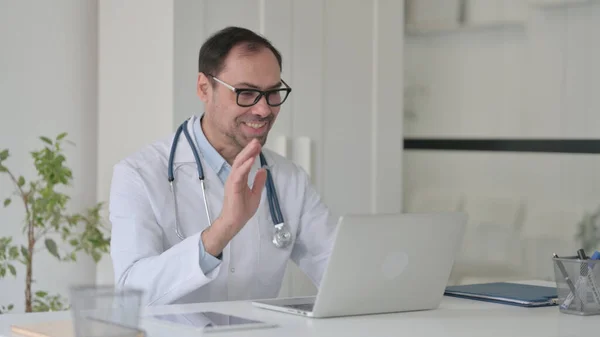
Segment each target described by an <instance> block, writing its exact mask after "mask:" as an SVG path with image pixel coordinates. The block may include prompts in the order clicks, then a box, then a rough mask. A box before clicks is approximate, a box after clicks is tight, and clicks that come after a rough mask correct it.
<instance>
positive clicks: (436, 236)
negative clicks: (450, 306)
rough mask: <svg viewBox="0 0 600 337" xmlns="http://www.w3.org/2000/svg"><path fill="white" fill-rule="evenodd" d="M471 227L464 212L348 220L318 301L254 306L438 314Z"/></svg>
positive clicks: (330, 312) (321, 312)
mask: <svg viewBox="0 0 600 337" xmlns="http://www.w3.org/2000/svg"><path fill="white" fill-rule="evenodd" d="M466 223H467V216H466V215H465V214H464V213H459V212H449V213H397V214H364V215H347V216H343V217H341V218H340V219H339V222H338V227H337V233H336V238H335V243H334V246H333V251H332V253H331V256H330V258H329V262H328V264H327V268H326V270H325V273H324V275H323V278H322V280H321V283H320V286H319V291H318V293H317V296H313V297H300V298H274V299H266V300H255V301H253V302H252V304H253V305H254V306H256V307H260V308H264V309H269V310H276V311H281V312H286V313H291V314H296V315H303V316H306V317H314V318H324V317H340V316H352V315H366V314H378V313H391V312H405V311H417V310H430V309H436V308H437V307H438V306H439V304H440V302H441V300H442V297H443V295H444V290H445V288H446V285H447V283H448V279H449V277H450V272H451V270H452V266H453V264H454V259H455V257H456V255H457V252H458V251H459V249H460V246H461V244H462V241H463V236H464V232H465V227H466Z"/></svg>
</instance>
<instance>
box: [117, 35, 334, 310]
mask: <svg viewBox="0 0 600 337" xmlns="http://www.w3.org/2000/svg"><path fill="white" fill-rule="evenodd" d="M198 63H199V74H198V81H197V94H198V96H199V97H200V99H201V100H202V101H203V102H204V105H205V112H204V114H203V115H202V116H200V117H196V116H193V117H192V118H190V119H189V120H187V121H186V123H184V124H183V125H182V126H181V127H180V131H183V132H177V133H176V134H175V136H177V137H175V136H173V135H171V136H169V137H168V138H166V139H164V140H161V141H157V142H155V143H153V144H151V145H149V146H147V147H145V148H143V149H141V150H140V151H138V152H137V153H134V154H133V155H131V156H130V157H128V158H126V159H124V160H123V161H121V162H119V163H118V164H117V165H115V167H114V172H113V180H112V185H111V193H110V206H109V208H110V220H111V222H112V239H111V256H112V260H113V266H114V272H115V282H116V285H117V286H118V287H134V288H140V289H143V290H144V291H145V294H146V301H147V304H148V305H155V304H168V303H193V302H205V301H222V300H242V299H255V298H268V297H276V296H277V294H278V293H279V291H280V287H281V283H282V279H283V275H284V272H285V269H286V265H287V261H288V260H289V259H290V258H291V259H292V260H293V261H294V262H295V263H296V264H297V265H298V266H299V267H300V268H301V269H302V270H303V271H304V272H305V273H306V274H307V275H308V277H309V278H310V279H311V280H312V282H313V283H314V284H315V285H316V286H318V285H319V283H320V280H321V277H322V275H323V271H324V268H325V265H326V263H327V260H328V257H329V254H330V251H331V248H332V243H333V237H334V229H335V225H334V221H332V220H333V219H331V217H330V213H329V211H328V209H327V207H326V206H325V205H324V204H323V203H322V201H321V199H320V197H319V195H318V194H317V192H316V191H315V189H314V188H313V187H312V186H311V184H310V180H309V177H308V176H307V175H306V173H305V172H304V171H303V170H302V169H301V168H299V167H298V166H296V165H295V164H294V163H292V162H290V161H288V160H286V159H285V158H283V157H281V156H279V155H277V154H276V153H274V152H272V151H269V150H267V149H263V148H262V147H263V145H264V144H265V142H266V140H267V135H268V132H269V130H270V129H271V127H272V126H273V124H274V123H275V120H276V118H277V115H278V113H279V110H280V106H281V104H283V103H284V102H285V100H286V98H287V97H288V94H289V93H290V92H291V88H290V87H289V86H288V85H287V84H286V83H285V81H284V80H283V79H281V77H280V74H281V64H282V60H281V55H280V54H279V52H278V51H277V50H276V49H275V48H274V47H273V46H272V45H271V43H270V42H269V41H268V40H266V39H265V38H263V37H261V36H259V35H257V34H255V33H253V32H252V31H250V30H247V29H243V28H238V27H228V28H226V29H223V30H221V31H219V32H217V33H216V34H215V35H213V36H212V37H210V38H209V39H208V40H207V41H206V42H205V43H204V45H203V46H202V47H201V49H200V55H199V62H198ZM194 150H196V153H194ZM261 154H262V156H264V157H262V158H261ZM197 159H198V160H200V163H201V165H200V168H201V170H199V169H198V165H197V164H196V160H197ZM262 160H266V162H265V163H261V161H262ZM263 164H264V165H263ZM265 165H266V166H267V168H268V170H269V171H268V172H269V175H270V178H269V177H268V174H267V173H268V172H267V168H265V167H264V166H265ZM199 176H204V177H203V178H204V180H200V179H199ZM167 177H169V178H168V179H167ZM270 181H271V182H272V185H273V186H272V188H270V187H269V186H271V185H270ZM202 184H204V186H205V188H206V190H205V191H206V192H205V194H204V193H203V189H202ZM265 186H266V188H265ZM269 196H272V197H271V198H269ZM273 196H276V198H274V197H273ZM277 204H278V206H277ZM278 211H280V212H281V214H278ZM281 217H282V218H283V219H280V218H281ZM281 220H283V221H281ZM280 222H283V223H284V224H285V225H284V226H283V227H281V224H279V223H280ZM276 225H277V226H276ZM282 228H283V229H282ZM277 233H279V234H281V235H280V236H276V234H277ZM286 234H287V235H286ZM286 237H287V238H289V241H291V243H290V244H289V245H285V244H281V242H286V241H285V238H286ZM276 238H278V239H281V238H283V239H282V241H281V240H278V239H277V240H276Z"/></svg>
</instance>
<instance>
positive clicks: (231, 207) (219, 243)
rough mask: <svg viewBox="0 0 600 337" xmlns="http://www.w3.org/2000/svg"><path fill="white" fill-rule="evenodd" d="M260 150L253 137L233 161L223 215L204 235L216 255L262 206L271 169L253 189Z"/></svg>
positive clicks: (261, 172) (257, 179)
mask: <svg viewBox="0 0 600 337" xmlns="http://www.w3.org/2000/svg"><path fill="white" fill-rule="evenodd" d="M260 151H261V145H260V143H259V142H258V141H257V140H256V139H253V140H252V141H251V142H250V143H248V145H246V147H245V148H244V149H243V150H242V151H241V152H240V153H239V154H238V155H237V157H236V158H235V160H234V161H233V165H232V166H231V173H230V174H229V177H228V178H227V181H226V182H225V196H224V199H223V208H222V210H221V214H220V216H219V217H218V218H217V219H216V220H215V222H214V223H213V224H212V226H211V227H209V229H208V230H206V231H204V233H203V235H202V242H203V243H204V247H205V249H206V251H207V252H208V253H210V254H212V255H214V256H217V255H218V254H220V253H221V251H222V250H223V248H224V247H225V246H226V245H227V244H228V243H229V241H230V240H231V239H232V238H233V237H234V236H235V235H236V234H237V233H238V232H239V231H240V230H241V229H242V227H244V225H245V224H246V222H248V220H250V218H252V216H253V215H254V214H255V213H256V210H257V209H258V205H259V204H260V198H261V196H262V191H263V189H264V187H265V182H266V180H267V172H266V170H265V169H264V168H261V169H259V170H258V172H257V173H256V176H255V177H254V183H253V184H252V188H250V187H249V186H248V175H249V174H250V169H251V168H252V165H253V164H254V161H255V160H256V157H257V156H258V155H259V154H260Z"/></svg>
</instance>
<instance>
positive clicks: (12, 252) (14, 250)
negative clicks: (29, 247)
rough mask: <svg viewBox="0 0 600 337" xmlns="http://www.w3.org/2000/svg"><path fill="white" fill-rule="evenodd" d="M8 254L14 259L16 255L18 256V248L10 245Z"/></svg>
mask: <svg viewBox="0 0 600 337" xmlns="http://www.w3.org/2000/svg"><path fill="white" fill-rule="evenodd" d="M8 256H9V257H10V258H11V259H12V260H14V259H16V258H17V257H19V248H17V246H12V247H10V249H9V250H8Z"/></svg>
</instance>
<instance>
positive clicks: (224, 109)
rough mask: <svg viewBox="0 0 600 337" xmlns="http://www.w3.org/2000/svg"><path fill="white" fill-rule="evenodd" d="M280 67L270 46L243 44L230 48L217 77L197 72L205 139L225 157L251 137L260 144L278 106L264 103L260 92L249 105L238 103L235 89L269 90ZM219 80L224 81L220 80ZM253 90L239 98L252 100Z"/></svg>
mask: <svg viewBox="0 0 600 337" xmlns="http://www.w3.org/2000/svg"><path fill="white" fill-rule="evenodd" d="M280 74H281V70H280V68H279V63H278V61H277V58H276V57H275V55H274V54H273V52H271V50H270V49H268V48H265V47H258V48H257V49H253V50H249V49H248V48H247V46H246V45H245V44H240V45H237V46H235V47H233V48H232V49H231V51H230V52H229V53H228V55H227V57H226V58H225V62H224V67H223V70H222V71H221V72H219V73H218V74H210V75H213V76H215V78H216V79H213V78H211V77H210V76H206V75H205V74H202V73H200V74H199V76H198V87H197V89H198V96H199V97H200V99H201V100H202V101H203V102H204V104H205V113H204V117H203V120H202V129H203V131H204V133H205V134H206V137H207V139H208V140H209V142H211V144H212V145H213V146H214V147H215V148H216V149H217V151H219V152H220V153H221V154H222V155H223V156H224V158H225V159H228V161H229V159H232V158H228V157H231V156H233V158H235V155H237V153H239V152H240V151H241V150H242V149H243V148H244V147H245V146H246V145H247V144H248V143H249V142H250V141H251V140H252V139H254V138H256V139H257V140H258V141H259V142H260V143H261V144H262V145H264V144H265V143H266V141H267V135H268V133H269V130H271V127H272V126H273V124H274V123H275V120H276V118H277V115H278V114H279V110H280V107H272V106H269V105H268V104H267V101H266V98H265V97H264V96H263V97H261V98H260V100H259V101H258V103H256V104H254V105H252V106H250V107H242V106H240V105H238V98H237V94H236V93H235V92H234V91H233V90H232V89H231V88H230V87H228V86H227V84H229V85H231V86H232V87H234V88H236V89H258V90H268V89H276V88H280V87H281V83H282V82H281V77H280ZM219 80H220V81H222V82H223V83H221V82H219ZM251 95H253V94H252V93H249V92H248V93H241V94H240V96H239V102H240V103H242V104H243V103H244V100H249V101H253V99H252V97H250V96H251Z"/></svg>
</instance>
